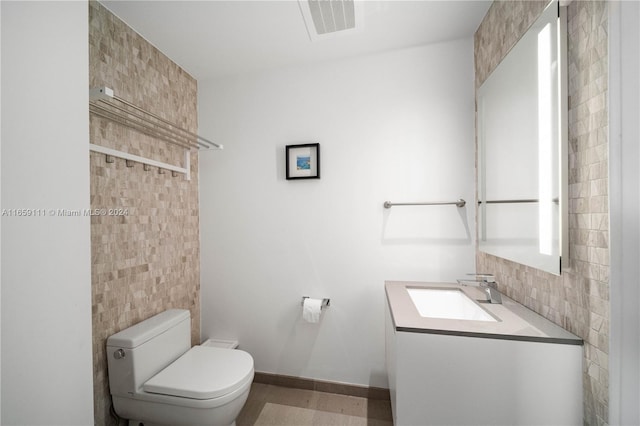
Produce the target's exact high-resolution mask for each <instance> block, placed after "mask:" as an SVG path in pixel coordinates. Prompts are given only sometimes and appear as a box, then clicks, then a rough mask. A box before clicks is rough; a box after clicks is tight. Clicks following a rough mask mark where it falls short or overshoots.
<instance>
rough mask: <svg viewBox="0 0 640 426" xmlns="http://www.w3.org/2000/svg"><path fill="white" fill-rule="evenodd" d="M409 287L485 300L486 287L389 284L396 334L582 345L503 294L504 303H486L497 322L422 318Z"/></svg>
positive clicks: (390, 306) (558, 327)
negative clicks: (445, 290)
mask: <svg viewBox="0 0 640 426" xmlns="http://www.w3.org/2000/svg"><path fill="white" fill-rule="evenodd" d="M407 287H408V288H452V289H453V288H455V289H460V290H461V291H463V292H464V293H465V294H466V295H467V296H468V297H469V298H471V299H472V300H484V299H485V294H484V291H483V289H482V288H480V287H474V286H463V285H459V284H454V283H427V282H411V281H386V282H385V292H386V294H387V301H388V304H389V310H390V311H391V318H392V320H393V325H394V327H395V329H396V331H405V332H412V333H430V334H448V335H454V336H468V337H482V338H489V339H504V340H522V341H531V342H545V343H561V344H568V345H582V344H583V341H582V339H581V338H579V337H578V336H575V335H574V334H572V333H570V332H568V331H567V330H565V329H563V328H562V327H560V326H558V325H556V324H554V323H552V322H551V321H549V320H548V319H546V318H544V317H542V316H541V315H539V314H537V313H535V312H534V311H532V310H530V309H528V308H526V307H525V306H523V305H521V304H519V303H517V302H515V301H514V300H512V299H510V298H508V297H507V296H505V295H504V294H503V295H502V304H492V303H482V304H480V305H481V307H482V308H484V309H485V310H486V311H488V312H489V313H490V314H491V315H492V316H493V317H495V318H497V319H498V321H496V322H489V321H474V320H457V319H441V318H428V317H422V316H421V315H420V314H419V313H418V309H417V308H416V307H415V305H414V304H413V301H412V300H411V297H410V296H409V293H408V292H407Z"/></svg>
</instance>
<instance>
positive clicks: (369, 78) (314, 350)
mask: <svg viewBox="0 0 640 426" xmlns="http://www.w3.org/2000/svg"><path fill="white" fill-rule="evenodd" d="M198 85H199V94H198V98H199V131H200V133H201V134H203V135H205V136H210V137H212V138H213V139H214V140H215V141H217V142H220V143H223V144H224V145H225V149H224V150H223V151H217V152H205V153H202V152H201V154H200V206H201V211H200V226H201V249H202V253H201V259H202V273H201V276H202V278H201V299H202V337H203V339H205V338H207V337H219V338H230V337H233V338H238V339H239V340H240V346H241V347H242V348H244V349H245V350H247V351H249V352H250V353H251V354H252V355H253V356H254V359H255V367H256V370H257V371H261V372H270V373H278V374H285V375H292V376H299V377H307V378H315V379H321V380H331V381H339V382H346V383H353V384H363V385H371V386H382V387H386V386H387V379H386V372H385V367H384V309H383V306H384V305H383V303H384V302H383V301H384V289H383V284H384V281H385V280H388V279H394V280H423V281H439V280H444V281H454V280H455V279H456V278H459V277H461V276H462V275H463V274H464V273H465V272H471V271H473V270H474V265H475V260H474V247H475V243H474V239H475V224H474V214H475V209H474V201H475V191H474V130H473V129H474V100H473V99H474V97H473V90H474V88H473V43H472V40H471V39H465V40H459V41H452V42H447V43H442V44H437V45H429V46H423V47H416V48H411V49H406V50H397V51H391V52H388V53H384V54H379V55H375V56H363V57H358V58H351V59H346V60H343V61H337V62H331V63H323V64H319V65H317V66H314V67H311V66H309V67H302V68H291V69H285V70H278V71H270V72H265V73H261V74H253V75H244V76H236V77H233V78H228V79H224V80H216V81H200V82H199V84H198ZM308 142H319V143H320V145H321V171H322V178H321V179H320V180H302V181H287V180H285V170H284V147H285V145H287V144H296V143H308ZM459 197H462V198H464V199H466V200H467V201H468V204H467V206H466V207H465V208H462V209H458V208H457V207H455V206H433V207H394V208H392V209H391V210H385V209H383V208H382V203H383V202H384V201H385V200H390V201H392V202H402V201H434V200H447V201H448V200H456V199H457V198H459ZM302 296H311V297H329V298H331V307H330V308H329V309H328V310H326V311H325V313H324V314H323V317H322V320H321V323H320V324H309V323H305V322H304V321H303V320H302V318H301V312H302V311H301V300H302Z"/></svg>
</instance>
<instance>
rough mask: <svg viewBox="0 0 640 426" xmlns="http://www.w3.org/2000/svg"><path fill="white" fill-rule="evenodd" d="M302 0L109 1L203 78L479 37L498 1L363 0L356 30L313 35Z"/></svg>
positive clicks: (140, 30) (126, 19) (358, 6)
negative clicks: (477, 33)
mask: <svg viewBox="0 0 640 426" xmlns="http://www.w3.org/2000/svg"><path fill="white" fill-rule="evenodd" d="M300 1H301V3H300V4H299V3H298V1H297V0H280V1H275V0H260V1H244V0H227V1H220V0H215V1H184V0H183V1H157V0H156V1H154V0H142V1H141V0H138V1H125V0H111V1H106V0H102V1H101V3H102V4H103V5H105V6H106V7H107V8H108V9H109V10H111V11H112V12H113V13H114V14H115V15H117V16H118V17H119V18H120V19H122V20H123V21H124V22H126V23H127V24H128V25H129V26H130V27H132V28H133V29H134V30H136V31H137V32H138V33H140V34H141V35H142V36H143V37H144V38H146V39H147V40H148V41H149V42H151V43H152V44H153V45H155V46H156V47H157V48H158V49H160V50H161V51H162V52H163V53H164V54H166V55H167V56H169V57H170V58H171V59H172V60H173V61H174V62H176V63H177V64H178V65H180V66H181V67H182V68H184V69H185V70H187V71H188V72H189V73H190V74H191V75H193V76H194V77H195V78H196V79H198V80H206V79H215V78H221V77H224V76H228V75H234V74H240V73H248V72H256V71H260V70H265V69H272V68H278V67H285V66H299V65H303V64H308V63H311V62H317V61H327V60H335V59H339V58H346V57H351V56H357V55H364V54H371V53H376V52H382V51H385V50H391V49H401V48H406V47H411V46H419V45H423V44H430V43H437V42H441V41H446V40H454V39H459V38H463V37H471V36H472V35H473V33H474V32H475V30H476V29H477V28H478V25H479V24H480V22H481V21H482V18H483V17H484V15H485V14H486V12H487V10H488V8H489V6H490V4H491V1H483V0H469V1H463V0H443V1H429V0H414V1H399V0H392V1H389V0H387V1H377V0H365V1H359V2H356V15H357V19H359V21H358V23H357V25H356V30H348V31H342V32H336V33H333V34H330V35H328V36H326V37H324V38H318V37H315V40H312V38H314V37H313V36H314V34H313V25H311V27H310V28H309V32H308V30H307V26H306V25H305V20H304V19H303V13H302V12H303V8H304V6H306V3H304V2H305V1H306V0H300ZM310 33H311V36H310Z"/></svg>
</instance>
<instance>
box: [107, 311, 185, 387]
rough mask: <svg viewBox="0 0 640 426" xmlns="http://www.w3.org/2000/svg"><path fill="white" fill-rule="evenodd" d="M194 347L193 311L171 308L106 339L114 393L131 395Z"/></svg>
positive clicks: (110, 379) (110, 381)
mask: <svg viewBox="0 0 640 426" xmlns="http://www.w3.org/2000/svg"><path fill="white" fill-rule="evenodd" d="M190 347H191V314H190V312H189V311H188V310H186V309H169V310H167V311H164V312H162V313H159V314H158V315H155V316H153V317H151V318H149V319H146V320H144V321H142V322H139V323H138V324H136V325H134V326H131V327H129V328H126V329H124V330H122V331H120V332H118V333H116V334H114V335H113V336H111V337H109V338H108V339H107V366H108V369H109V388H110V389H111V394H112V395H118V396H131V395H133V394H134V393H136V392H138V391H139V390H140V388H141V387H142V385H143V384H144V383H145V382H146V381H147V380H149V379H150V378H151V377H153V376H154V375H156V374H157V373H158V372H159V371H161V370H162V369H164V368H165V367H166V366H167V365H169V364H171V363H172V362H173V361H175V360H176V359H177V358H179V357H180V355H182V354H183V353H185V352H186V351H188V350H189V348H190Z"/></svg>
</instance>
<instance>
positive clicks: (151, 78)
mask: <svg viewBox="0 0 640 426" xmlns="http://www.w3.org/2000/svg"><path fill="white" fill-rule="evenodd" d="M89 58H90V59H89V64H90V65H89V68H90V70H89V79H90V84H91V87H98V86H107V87H110V88H112V89H113V90H114V92H115V94H116V95H117V96H119V97H121V98H123V99H126V100H128V101H130V102H132V103H134V104H136V105H138V106H140V107H142V108H144V109H146V110H147V111H150V112H153V113H155V114H157V115H159V116H161V117H163V118H165V119H167V120H169V121H171V122H174V123H176V124H177V125H179V126H181V127H183V128H185V129H187V130H190V131H192V132H197V83H196V81H195V79H193V78H192V77H191V76H190V75H189V74H187V73H186V72H185V71H184V70H182V69H181V68H180V67H178V66H177V65H176V64H175V63H173V62H172V61H171V60H169V59H168V58H167V57H166V56H164V55H163V54H162V53H161V52H159V51H158V50H157V49H156V48H155V47H153V46H152V45H150V44H149V43H148V42H147V41H146V40H144V39H143V38H142V37H141V36H139V35H138V34H137V33H135V32H134V31H133V30H132V29H131V28H129V27H127V25H126V24H124V23H123V22H122V21H120V20H119V19H118V18H117V17H115V16H114V15H113V14H111V12H109V11H108V10H107V9H105V8H104V7H103V6H102V5H100V4H99V3H97V2H95V1H90V2H89ZM90 141H91V143H93V144H96V145H102V146H106V147H109V148H113V149H117V150H120V151H126V152H129V153H131V154H135V155H139V156H143V157H147V158H151V159H154V160H157V161H161V162H165V163H169V164H174V165H179V166H181V167H182V166H184V164H183V163H184V150H183V149H182V148H180V147H175V146H173V145H170V144H168V143H166V142H163V141H160V140H156V139H153V138H151V137H148V136H146V135H143V134H141V133H139V132H136V131H135V130H131V129H129V128H126V127H123V126H121V125H118V124H116V123H113V122H111V121H107V120H104V119H101V118H98V117H94V116H92V117H91V124H90ZM89 161H90V168H91V208H92V209H122V212H121V213H124V214H122V215H117V216H93V217H92V218H91V261H92V267H91V279H92V282H91V286H92V309H93V314H92V315H93V363H94V413H95V424H97V425H115V424H116V422H115V420H114V419H113V418H111V416H110V415H109V408H110V405H111V398H110V393H109V388H108V372H107V361H106V347H105V345H106V339H107V337H109V336H110V335H112V334H114V333H116V332H118V331H120V330H122V329H124V328H127V327H129V326H131V325H133V324H135V323H137V322H140V321H142V320H144V319H146V318H148V317H151V316H153V315H155V314H157V313H159V312H162V311H164V310H166V309H169V308H185V309H189V310H190V311H191V318H192V324H191V330H192V343H193V344H196V343H199V338H200V296H199V295H200V244H199V216H198V214H199V213H198V157H197V153H192V154H191V181H187V180H185V178H184V176H183V175H178V176H175V177H174V176H172V173H171V172H169V171H166V172H165V173H164V174H161V173H160V172H159V170H158V168H156V167H150V168H149V170H148V171H145V170H144V168H143V165H142V164H137V163H134V164H132V167H127V164H126V162H125V160H121V159H117V158H116V159H115V162H113V163H107V162H106V156H105V155H103V154H97V153H93V152H92V153H91V154H90V158H89Z"/></svg>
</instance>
